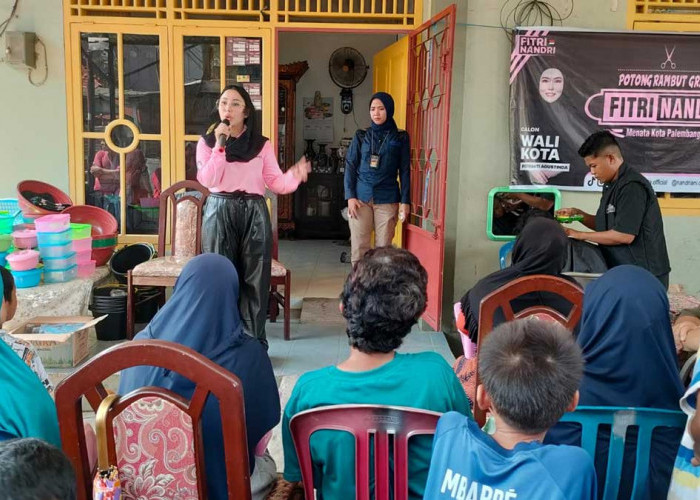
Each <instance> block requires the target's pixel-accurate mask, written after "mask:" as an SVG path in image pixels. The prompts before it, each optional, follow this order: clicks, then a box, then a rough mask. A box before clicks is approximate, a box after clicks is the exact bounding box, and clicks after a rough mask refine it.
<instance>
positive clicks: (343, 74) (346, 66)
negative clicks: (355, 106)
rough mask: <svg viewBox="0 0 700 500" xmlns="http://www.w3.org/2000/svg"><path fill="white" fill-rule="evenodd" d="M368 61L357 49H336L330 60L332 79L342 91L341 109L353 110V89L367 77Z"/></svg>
mask: <svg viewBox="0 0 700 500" xmlns="http://www.w3.org/2000/svg"><path fill="white" fill-rule="evenodd" d="M368 68H369V67H368V66H367V63H366V62H365V58H364V57H362V54H360V52H359V51H358V50H357V49H353V48H352V47H341V48H339V49H336V50H335V51H334V52H333V53H332V54H331V58H330V60H329V61H328V72H329V73H330V75H331V80H333V83H335V84H336V85H337V86H338V87H340V88H341V89H342V90H341V91H340V111H342V112H343V114H346V115H347V114H348V113H350V112H352V89H354V88H355V87H357V86H358V85H360V84H361V83H362V82H363V81H364V80H365V78H366V77H367V69H368Z"/></svg>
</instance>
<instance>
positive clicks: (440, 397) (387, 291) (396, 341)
mask: <svg viewBox="0 0 700 500" xmlns="http://www.w3.org/2000/svg"><path fill="white" fill-rule="evenodd" d="M426 286H427V273H426V271H425V269H424V268H423V266H422V265H421V264H420V262H419V261H418V259H417V258H416V257H415V256H414V255H413V254H411V253H410V252H408V251H407V250H403V249H398V248H392V247H382V248H375V249H373V250H369V251H368V252H367V253H366V254H365V256H364V257H363V258H362V259H361V260H360V261H358V263H357V264H356V265H355V267H354V268H353V270H352V271H351V272H350V275H349V276H348V278H347V279H346V281H345V285H344V287H343V292H342V294H341V309H342V314H343V317H344V318H345V320H346V322H347V326H346V331H347V335H348V339H349V344H350V356H349V357H348V359H346V360H345V361H343V362H342V363H340V364H339V365H337V366H329V367H326V368H322V369H320V370H316V371H313V372H309V373H306V374H304V375H302V376H301V377H300V378H299V381H298V382H297V384H296V386H295V387H294V390H293V391H292V395H291V396H290V398H289V402H288V404H287V407H286V408H285V411H284V419H283V423H282V439H283V444H284V464H285V466H284V478H285V479H286V480H287V481H292V482H295V481H301V472H300V470H299V460H298V457H297V455H296V452H295V450H294V444H293V441H292V436H291V434H290V430H289V421H290V419H291V418H292V417H293V416H294V415H296V414H297V413H299V412H301V411H304V410H308V409H311V408H315V407H318V406H326V405H335V404H383V405H397V406H410V407H413V408H422V409H426V410H432V411H438V412H446V411H458V412H460V413H462V414H464V415H468V416H470V417H471V412H470V411H469V403H468V401H467V398H466V397H465V395H464V391H463V390H462V388H461V386H460V385H459V382H458V381H457V378H456V377H455V375H454V373H453V372H452V370H451V369H450V367H449V365H448V364H447V363H446V362H445V360H444V359H443V358H442V356H440V355H439V354H437V353H434V352H423V353H419V354H399V353H397V352H396V349H398V348H399V347H400V346H401V343H402V342H403V339H404V337H405V336H406V335H408V333H409V332H410V331H411V327H412V326H413V325H415V324H416V322H417V321H418V318H419V317H420V316H421V314H423V311H424V310H425V305H426ZM431 444H432V436H418V437H416V438H415V439H414V440H412V444H411V447H410V450H409V451H410V461H409V464H408V474H409V485H408V487H409V497H410V498H411V499H420V498H423V491H424V487H425V481H426V478H427V475H428V466H429V463H430V454H431V451H430V450H431ZM353 450H354V440H353V438H352V436H350V434H348V433H344V432H335V431H320V432H317V433H314V435H313V436H312V437H311V454H312V459H313V463H314V466H315V467H314V469H315V474H314V482H315V484H314V486H315V488H316V489H317V490H318V492H319V498H321V497H322V498H323V499H324V500H341V499H348V498H355V480H354V477H355V475H354V473H353V470H354V463H355V462H354V452H353Z"/></svg>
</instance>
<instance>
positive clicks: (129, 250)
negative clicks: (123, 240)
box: [109, 243, 156, 283]
mask: <svg viewBox="0 0 700 500" xmlns="http://www.w3.org/2000/svg"><path fill="white" fill-rule="evenodd" d="M155 254H156V253H155V250H154V248H153V247H152V246H151V245H149V244H148V243H134V244H133V245H127V246H125V247H124V248H122V249H120V250H118V251H117V252H116V253H115V254H114V255H112V259H111V260H110V261H109V270H110V271H112V274H113V275H114V277H115V278H116V279H117V281H118V282H119V283H126V276H127V273H128V272H129V271H131V270H132V269H133V268H135V267H136V266H138V265H139V264H142V263H143V262H146V261H149V260H151V259H152V258H153V257H154V256H155Z"/></svg>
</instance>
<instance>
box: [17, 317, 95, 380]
mask: <svg viewBox="0 0 700 500" xmlns="http://www.w3.org/2000/svg"><path fill="white" fill-rule="evenodd" d="M106 317H107V315H104V316H101V317H99V318H93V317H92V316H52V317H48V316H36V317H34V318H31V319H29V320H27V321H25V322H24V323H22V324H20V325H18V326H17V327H16V328H14V329H13V330H11V331H9V332H8V333H9V334H10V335H12V336H13V337H17V338H18V339H21V340H24V341H26V342H29V343H30V344H31V345H33V346H34V348H35V349H36V350H37V352H38V353H39V357H40V358H41V361H42V363H43V364H44V366H45V367H46V368H70V367H72V366H76V365H77V364H78V363H80V362H81V361H82V360H84V359H85V358H86V357H87V356H88V354H89V353H90V342H89V332H90V328H91V327H93V326H95V325H96V324H97V323H99V322H100V321H102V320H103V319H105V318H106ZM71 323H75V324H79V325H80V326H79V327H77V328H76V329H75V330H72V331H70V332H67V333H31V332H32V330H33V329H34V328H35V327H37V326H40V325H58V324H71Z"/></svg>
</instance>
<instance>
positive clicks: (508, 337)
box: [425, 319, 596, 500]
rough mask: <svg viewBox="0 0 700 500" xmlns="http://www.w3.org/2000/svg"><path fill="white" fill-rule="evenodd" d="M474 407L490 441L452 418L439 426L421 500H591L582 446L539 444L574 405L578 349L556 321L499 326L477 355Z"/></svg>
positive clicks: (592, 481) (589, 469) (589, 468)
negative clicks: (488, 418) (491, 426)
mask: <svg viewBox="0 0 700 500" xmlns="http://www.w3.org/2000/svg"><path fill="white" fill-rule="evenodd" d="M478 369H479V376H480V378H481V381H482V385H479V387H477V392H476V402H477V404H478V405H479V406H480V407H481V408H482V409H484V410H488V411H490V412H491V415H492V416H493V419H494V423H495V430H494V431H493V433H492V434H491V435H488V434H486V433H485V432H483V431H482V430H481V429H479V427H478V425H477V424H476V422H474V421H473V420H471V419H468V418H465V417H463V416H462V415H459V414H457V413H454V412H450V413H446V414H445V415H443V416H442V417H441V418H440V421H439V422H438V426H437V431H436V433H435V441H434V443H433V457H432V461H431V462H430V473H429V474H428V482H427V484H426V487H425V500H442V499H448V498H449V499H453V498H454V499H458V500H468V499H484V498H488V499H490V500H514V499H516V498H519V499H520V498H527V499H541V498H546V499H548V500H574V499H576V500H586V499H591V500H595V498H596V477H595V470H594V468H593V461H592V460H591V458H590V457H589V456H588V454H587V453H586V452H585V451H584V450H582V449H581V448H577V447H573V446H556V445H543V444H542V440H543V439H544V435H545V433H546V432H547V429H549V428H550V427H551V426H552V425H554V424H555V423H556V422H557V421H558V420H559V419H560V418H561V416H562V415H563V414H564V412H566V411H572V410H573V409H574V408H575V407H576V404H577V402H578V386H579V382H580V381H581V376H582V373H583V359H582V357H581V351H580V349H579V348H578V346H577V345H576V343H575V342H574V339H573V338H572V336H571V333H570V332H568V331H567V330H565V329H564V328H563V327H562V326H560V325H559V324H558V323H550V322H546V321H541V320H536V319H523V320H518V321H513V322H510V323H504V324H502V325H500V326H499V327H498V328H496V329H495V330H494V331H493V332H492V333H491V335H489V337H488V338H487V339H486V341H485V342H484V344H483V345H482V347H481V350H480V352H479V368H478Z"/></svg>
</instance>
